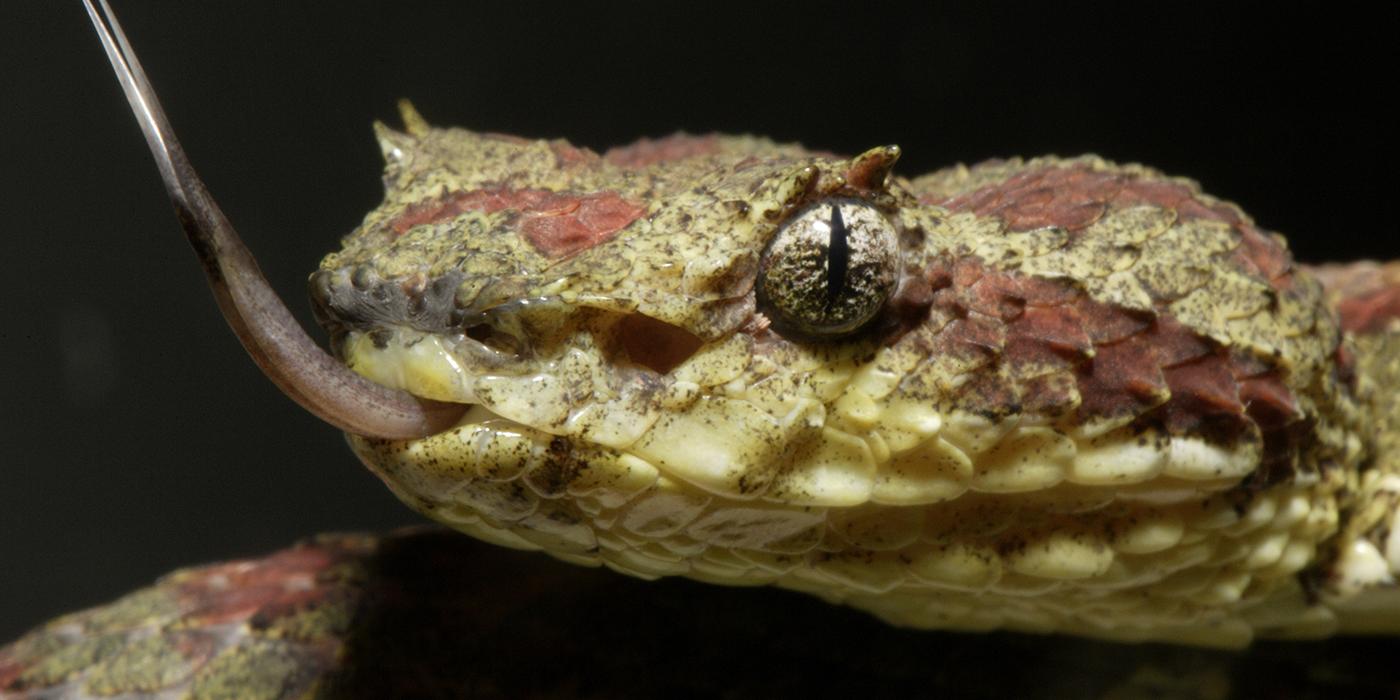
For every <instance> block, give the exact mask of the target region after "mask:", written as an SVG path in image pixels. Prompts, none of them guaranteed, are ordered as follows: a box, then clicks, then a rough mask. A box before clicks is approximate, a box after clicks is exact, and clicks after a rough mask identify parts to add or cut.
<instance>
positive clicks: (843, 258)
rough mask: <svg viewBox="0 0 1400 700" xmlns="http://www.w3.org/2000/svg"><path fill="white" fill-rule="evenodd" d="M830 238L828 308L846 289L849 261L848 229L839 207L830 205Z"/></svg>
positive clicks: (827, 270) (828, 244)
mask: <svg viewBox="0 0 1400 700" xmlns="http://www.w3.org/2000/svg"><path fill="white" fill-rule="evenodd" d="M830 224H831V240H830V241H828V242H827V246H826V306H827V309H830V308H831V306H832V305H833V304H834V303H835V302H836V299H837V298H839V297H840V296H841V294H842V293H843V292H845V291H846V268H847V267H848V266H849V265H850V262H851V246H850V242H849V241H848V240H847V237H848V236H849V235H850V231H849V230H847V228H846V220H845V219H843V218H841V207H840V206H838V205H837V204H835V203H833V204H832V205H831V221H830Z"/></svg>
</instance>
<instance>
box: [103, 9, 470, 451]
mask: <svg viewBox="0 0 1400 700" xmlns="http://www.w3.org/2000/svg"><path fill="white" fill-rule="evenodd" d="M97 3H98V5H97V6H95V5H94V4H93V0H84V4H85V5H86V7H87V11H88V16H89V17H90V18H91V19H92V23H93V27H94V28H96V30H97V34H98V36H99V38H100V39H101V40H102V46H103V48H104V49H105V50H106V52H107V58H108V59H109V60H110V61H111V62H112V68H113V70H114V71H116V74H117V80H118V81H120V83H121V86H122V91H123V92H125V93H126V98H127V101H128V102H129V103H130V104H131V109H132V111H133V112H134V113H135V115H136V121H137V122H138V123H139V124H140V125H141V131H142V132H143V133H144V134H145V137H146V143H147V144H148V145H149V146H150V148H151V154H152V155H153V156H154V157H155V161H156V167H157V168H158V169H159V170H160V175H161V180H162V181H163V182H164V183H165V188H166V191H167V192H168V193H169V195H170V199H171V201H172V203H173V204H174V205H175V214H176V216H177V217H179V219H180V224H181V226H183V227H184V229H185V234H186V235H187V237H188V238H189V241H190V245H192V246H194V249H195V253H196V254H197V255H198V256H199V260H200V262H201V263H202V264H203V266H204V271H205V274H206V275H207V276H208V278H209V286H210V288H211V289H212V290H213V292H214V298H215V300H216V301H217V302H218V304H219V309H220V310H221V311H222V312H223V315H224V318H225V319H226V320H227V321H228V323H229V325H230V326H231V327H232V328H233V331H234V333H236V334H237V335H238V339H239V340H240V341H241V342H242V343H243V347H244V348H245V349H246V350H247V351H248V354H249V355H251V356H252V357H253V360H254V361H255V362H256V363H257V364H258V366H259V367H260V368H262V370H263V373H264V374H266V375H267V377H268V378H269V379H271V380H272V381H273V383H275V384H276V385H277V386H278V388H280V389H281V390H282V391H283V393H285V394H287V396H289V397H291V398H292V399H293V400H295V401H296V402H297V403H299V404H301V405H302V407H304V408H306V409H307V410H309V411H311V412H312V413H314V414H315V415H317V416H318V417H320V418H321V419H322V420H324V421H326V422H327V423H330V424H331V425H334V426H336V427H338V428H340V429H342V430H345V431H347V432H351V433H355V434H358V435H365V436H369V437H381V438H395V439H408V438H418V437H424V436H427V435H432V434H435V433H438V432H441V431H442V430H445V429H447V428H449V427H451V426H452V425H454V424H455V423H456V422H457V421H458V419H460V418H461V416H462V414H463V412H464V411H465V410H466V407H465V406H462V405H460V404H453V403H445V402H439V401H429V400H424V399H419V398H417V397H414V396H413V395H411V394H409V393H407V392H404V391H399V390H394V389H389V388H387V387H384V386H380V385H378V384H375V383H373V382H371V381H369V380H367V379H365V378H363V377H361V376H359V375H357V374H355V373H354V372H352V371H350V370H349V369H347V368H346V367H345V366H344V365H342V364H341V363H339V362H337V361H336V360H335V359H334V358H332V357H331V356H330V355H328V354H327V353H326V352H325V351H324V350H322V349H321V348H320V347H318V346H317V345H316V343H315V342H314V341H312V340H311V338H310V337H309V336H308V335H307V334H306V332H305V331H304V330H303V329H302V328H301V326H299V325H298V324H297V322H296V320H295V319H294V318H292V315H291V313H290V312H289V311H288V310H287V307H286V305H285V304H283V303H282V300H281V299H279V298H278V297H277V294H276V293H275V292H274V291H273V290H272V288H271V286H270V285H269V284H268V282H267V280H266V279H265V278H264V277H263V275H262V272H261V271H260V270H259V269H258V265H257V261H256V260H254V259H253V256H252V253H250V252H249V251H248V249H247V247H245V246H244V245H243V242H242V240H240V239H239V237H238V234H237V232H236V231H235V230H234V228H233V225H232V224H230V223H229V221H228V219H227V218H226V217H225V216H224V213H223V212H222V211H221V210H220V209H219V206H218V204H216V203H215V202H214V198H213V196H212V195H210V194H209V190H208V189H207V188H206V187H205V185H204V182H203V181H201V180H200V178H199V175H198V174H196V173H195V170H194V168H193V167H192V166H191V165H190V163H189V159H188V158H187V157H186V156H185V152H184V149H183V148H181V147H180V143H179V141H177V140H176V138H175V132H174V131H173V130H172V129H171V127H170V123H169V121H168V120H167V118H166V116H165V111H164V110H163V109H162V108H161V105H160V102H159V100H157V99H156V95H155V91H154V89H153V88H152V87H151V84H150V81H149V80H148V79H147V77H146V73H145V71H144V70H142V68H141V63H140V62H139V61H138V60H137V58H136V54H135V52H134V51H133V50H132V48H131V45H130V44H129V43H128V42H127V39H126V34H125V33H124V32H123V31H122V28H121V24H120V23H118V22H117V19H116V16H115V15H114V14H113V13H112V8H111V7H110V6H108V4H107V2H106V0H97ZM99 6H100V8H101V9H100V10H99V9H98V7H99Z"/></svg>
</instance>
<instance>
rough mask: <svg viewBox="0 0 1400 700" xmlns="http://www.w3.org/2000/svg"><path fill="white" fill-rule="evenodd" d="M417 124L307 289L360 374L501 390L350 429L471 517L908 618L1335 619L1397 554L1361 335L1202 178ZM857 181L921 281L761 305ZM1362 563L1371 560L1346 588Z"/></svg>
mask: <svg viewBox="0 0 1400 700" xmlns="http://www.w3.org/2000/svg"><path fill="white" fill-rule="evenodd" d="M405 122H406V123H407V125H408V131H407V133H398V132H393V131H390V130H388V129H385V128H382V127H381V128H380V129H379V135H380V141H381V144H382V146H383V150H384V152H385V154H386V156H387V159H388V161H389V165H388V168H387V173H386V183H387V187H388V193H387V197H386V199H385V202H384V204H383V205H381V206H380V207H379V208H378V209H376V210H375V211H374V212H372V213H370V215H369V216H368V217H367V218H366V220H365V222H364V224H363V225H362V226H361V227H360V228H359V229H357V230H356V231H355V232H354V233H352V234H351V235H350V236H348V237H347V238H346V239H345V242H344V249H343V250H342V251H340V252H338V253H335V254H333V255H331V256H329V257H328V258H327V259H326V260H325V261H324V263H323V264H322V269H321V271H320V272H318V273H317V274H316V275H314V276H313V280H312V288H313V294H314V296H315V298H316V301H317V303H318V305H319V307H320V309H321V311H322V315H323V318H324V319H325V321H326V325H327V327H328V328H329V329H330V330H331V331H332V334H333V336H334V338H335V344H336V347H337V348H338V349H339V350H340V351H341V353H342V354H343V356H344V358H345V360H346V361H347V363H348V364H349V365H350V366H351V367H353V368H355V369H356V370H357V371H360V372H362V373H364V374H365V375H367V376H369V377H371V378H373V379H375V380H377V381H380V382H382V383H385V384H388V385H391V386H395V387H401V388H404V389H407V390H409V391H410V392H412V393H415V394H418V395H420V396H427V397H431V398H435V399H441V400H447V401H457V402H463V403H470V404H475V405H476V406H477V408H475V409H473V411H472V412H470V413H469V414H468V415H467V417H466V418H465V419H464V421H463V423H462V424H461V425H459V426H458V427H457V428H455V429H453V430H450V431H447V432H445V433H442V434H439V435H435V436H432V437H429V438H426V439H422V440H415V441H407V442H392V441H382V440H372V439H364V438H359V437H352V438H351V444H352V445H353V446H354V448H355V450H356V451H357V452H358V453H359V454H360V456H361V457H362V458H363V459H364V460H365V462H366V463H367V464H368V465H369V466H370V467H371V469H373V470H374V471H375V472H376V473H377V474H379V475H380V476H381V477H382V478H383V479H384V481H385V482H386V483H387V484H388V485H389V486H390V488H391V489H393V490H394V491H395V493H397V494H398V495H399V496H400V497H401V498H402V499H403V500H404V501H405V502H407V503H408V504H410V505H411V506H413V507H414V508H416V509H418V510H420V511H421V512H423V513H424V514H426V515H428V516H429V517H432V518H434V519H436V520H438V521H440V522H443V523H446V524H448V525H451V526H453V527H456V528H458V529H461V530H463V531H466V532H468V533H470V534H473V535H475V536H477V537H480V538H483V539H486V540H488V541H492V542H496V543H500V544H504V545H507V546H513V547H519V548H525V549H543V550H546V551H548V552H550V553H551V554H553V555H555V556H557V557H560V558H562V559H565V560H568V561H573V562H576V563H580V564H585V565H595V566H596V565H605V566H608V567H611V568H613V569H616V570H619V571H623V572H626V573H629V574H633V575H637V576H642V577H646V578H655V577H659V576H668V575H684V576H690V577H692V578H698V579H701V580H706V581H713V582H718V583H727V584H744V585H747V584H756V583H762V584H775V585H779V586H783V587H787V588H793V589H797V590H802V591H807V592H810V593H813V594H816V595H819V596H821V597H823V598H825V599H827V600H830V601H832V602H841V603H846V604H850V605H854V606H857V607H860V608H863V609H866V610H870V611H871V612H874V613H875V614H877V615H879V616H881V617H883V618H885V619H887V620H889V621H891V622H894V623H896V624H901V625H912V626H918V627H940V628H956V629H996V628H1009V629H1016V630H1032V631H1066V632H1073V633H1077V634H1085V635H1093V636H1103V637H1109V638H1114V639H1163V640H1172V641H1178V642H1185V643H1201V644H1224V645H1240V644H1244V643H1247V642H1248V641H1249V640H1250V639H1251V638H1253V636H1254V635H1256V634H1267V635H1319V634H1326V633H1330V632H1332V631H1334V630H1335V629H1336V628H1337V625H1338V618H1337V610H1336V607H1337V606H1336V605H1333V604H1332V600H1331V598H1329V596H1332V595H1333V594H1336V595H1338V596H1343V597H1345V595H1350V594H1351V593H1352V592H1354V591H1356V590H1360V589H1363V588H1370V587H1372V586H1373V585H1375V584H1378V583H1383V582H1387V581H1389V580H1390V577H1392V576H1393V571H1394V570H1395V569H1396V568H1397V557H1400V553H1396V552H1393V551H1392V550H1393V549H1394V546H1393V545H1392V544H1391V543H1390V542H1389V541H1384V542H1378V543H1375V546H1374V547H1372V550H1373V551H1364V552H1360V553H1359V554H1357V552H1354V551H1353V548H1352V544H1351V543H1350V542H1349V541H1345V540H1344V539H1339V538H1338V537H1337V535H1338V533H1339V532H1344V530H1345V526H1346V523H1345V522H1343V514H1344V513H1349V512H1352V511H1354V510H1356V509H1357V508H1358V507H1359V506H1360V505H1361V504H1360V503H1359V502H1358V501H1357V500H1356V499H1357V494H1358V493H1361V494H1366V493H1370V491H1368V490H1367V489H1368V488H1369V489H1374V488H1380V487H1379V486H1375V485H1372V486H1369V487H1368V486H1366V484H1368V483H1371V481H1375V479H1377V478H1380V475H1383V474H1388V473H1390V471H1391V470H1392V469H1393V466H1392V465H1391V464H1390V463H1388V462H1387V463H1379V464H1378V463H1377V462H1375V461H1374V460H1373V459H1372V456H1373V454H1374V450H1375V448H1374V445H1373V443H1374V439H1375V438H1374V436H1375V434H1376V425H1375V421H1374V418H1373V415H1372V412H1371V408H1370V406H1369V403H1368V402H1369V401H1370V399H1369V398H1368V397H1369V396H1370V395H1371V394H1372V392H1373V391H1374V389H1373V387H1372V386H1371V384H1370V379H1369V377H1368V376H1367V375H1365V374H1364V373H1363V374H1358V373H1357V363H1356V361H1355V359H1354V358H1355V357H1356V356H1357V353H1358V349H1357V348H1356V347H1355V346H1354V342H1353V341H1352V340H1351V339H1349V338H1348V337H1347V336H1345V335H1344V334H1343V333H1342V331H1341V330H1340V328H1339V327H1338V325H1337V320H1336V318H1335V317H1334V315H1333V314H1332V313H1331V311H1330V310H1329V308H1328V306H1327V305H1326V304H1325V302H1324V299H1323V292H1322V288H1321V286H1320V285H1319V284H1318V282H1317V281H1316V280H1315V279H1314V278H1312V277H1311V276H1310V275H1308V274H1307V273H1306V272H1304V271H1301V270H1298V269H1297V268H1295V266H1294V264H1293V262H1292V260H1291V258H1290V256H1289V255H1288V252H1287V249H1286V247H1285V245H1284V243H1283V242H1282V240H1281V239H1279V238H1278V237H1276V236H1273V235H1270V234H1266V233H1264V232H1261V231H1259V230H1258V229H1256V228H1255V227H1254V226H1253V224H1252V223H1251V222H1250V220H1249V219H1248V217H1246V216H1245V215H1244V214H1243V213H1242V212H1240V211H1239V210H1238V209H1237V208H1236V207H1234V206H1233V205H1230V204H1228V203H1225V202H1221V201H1219V200H1216V199H1214V198H1211V197H1209V196H1207V195H1204V194H1202V193H1200V192H1199V190H1198V188H1197V187H1196V186H1195V185H1194V183H1191V182H1189V181H1186V180H1181V179H1174V178H1169V177H1166V176H1164V175H1162V174H1161V173H1158V172H1156V171H1154V170H1151V169H1148V168H1144V167H1141V166H1134V165H1127V166H1122V165H1115V164H1112V163H1108V162H1105V161H1103V160H1101V159H1098V158H1094V157H1083V158H1077V159H1070V160H1063V159H1055V158H1044V159H1036V160H1031V161H1020V160H1013V161H1005V162H996V163H988V164H984V165H981V166H978V167H975V168H972V169H967V168H961V167H959V168H954V169H950V170H946V171H941V172H938V173H934V174H931V175H927V176H924V177H921V178H917V179H914V180H904V179H902V178H898V177H892V176H890V175H889V170H890V167H891V166H892V165H893V162H894V159H895V158H897V155H898V152H897V150H894V149H889V148H877V149H873V150H872V151H870V152H867V153H866V154H863V155H861V156H858V157H857V158H854V159H845V158H840V157H835V156H830V155H826V154H819V153H812V152H808V151H805V150H803V149H800V148H797V147H793V146H780V145H775V144H772V143H770V142H767V141H764V140H761V139H754V138H730V137H700V138H696V137H686V136H677V137H673V138H670V139H666V140H663V141H659V142H646V143H641V144H637V145H634V146H630V147H627V148H624V149H618V150H614V151H611V152H609V153H607V154H604V155H602V156H598V155H595V154H593V153H591V152H588V151H584V150H580V149H577V148H574V147H572V146H570V145H568V144H566V143H564V142H558V141H556V142H527V141H522V140H519V139H512V138H507V137H499V136H491V135H478V134H472V133H469V132H465V131H461V130H438V129H432V128H429V127H428V126H427V125H426V124H425V123H424V122H423V121H422V120H421V118H419V117H418V116H417V115H416V114H414V113H413V112H412V111H411V109H410V110H406V114H405ZM843 199H855V200H860V201H863V202H865V203H867V204H868V205H870V206H872V207H875V208H876V209H878V210H879V211H880V212H882V213H883V215H884V216H886V217H887V218H888V219H889V221H890V222H891V224H892V225H893V226H894V228H895V230H896V232H897V234H898V237H899V240H900V247H901V250H900V257H901V259H900V263H899V264H900V270H899V275H900V283H899V290H898V292H896V293H895V294H894V296H893V298H891V299H890V300H889V302H888V303H887V304H886V308H885V310H884V312H883V313H882V315H881V317H880V318H878V319H877V320H876V321H875V322H874V323H873V324H871V325H870V326H869V327H868V328H867V329H866V330H865V331H864V332H863V333H860V334H858V335H855V336H850V337H841V338H836V339H820V338H804V337H799V336H791V335H785V334H783V333H782V332H780V331H778V330H776V329H775V328H773V327H770V326H769V324H768V319H767V317H766V314H767V313H768V310H767V309H765V308H763V307H762V306H761V305H760V304H758V303H757V302H756V300H755V294H754V287H755V277H756V275H757V274H759V270H760V269H761V267H762V266H761V265H760V263H759V261H760V259H761V258H762V256H763V255H764V250H765V245H766V244H767V242H768V241H769V240H770V239H771V238H772V237H773V235H774V233H775V231H777V230H778V229H779V227H781V226H782V225H783V223H784V221H785V220H786V219H787V218H788V217H790V216H791V215H792V214H793V213H794V212H796V211H799V210H801V209H802V208H804V207H806V206H808V205H810V204H812V203H814V202H822V201H827V200H831V201H838V200H843ZM1363 352H1365V349H1364V348H1363ZM1365 366H1366V365H1365V363H1364V362H1363V369H1364V367H1365ZM1368 479H1369V480H1371V481H1367V480H1368ZM1376 483H1377V484H1379V483H1386V484H1388V483H1389V481H1386V480H1384V479H1382V480H1381V482H1376ZM1363 549H1364V547H1363ZM1352 554H1357V555H1358V556H1361V557H1362V558H1363V559H1366V560H1367V561H1368V562H1369V565H1370V566H1371V569H1372V571H1371V573H1370V574H1369V575H1368V576H1367V577H1365V578H1366V580H1365V581H1364V582H1362V583H1359V584H1357V585H1356V586H1350V587H1346V586H1339V585H1334V582H1335V580H1338V579H1344V578H1349V577H1352V576H1353V574H1354V570H1353V568H1350V567H1351V564H1353V563H1354V562H1353V561H1352V559H1351V558H1350V557H1351V555H1352ZM1335 562H1342V563H1343V564H1346V565H1347V567H1348V568H1346V572H1347V573H1338V570H1336V569H1334V568H1329V567H1330V566H1331V565H1332V564H1333V563H1335ZM1377 566H1378V567H1379V569H1378V570H1377V569H1376V567H1377ZM1343 589H1345V590H1343ZM1320 596H1321V597H1320ZM1323 599H1326V602H1325V603H1324V602H1323ZM1387 624H1388V623H1387Z"/></svg>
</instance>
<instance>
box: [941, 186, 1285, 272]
mask: <svg viewBox="0 0 1400 700" xmlns="http://www.w3.org/2000/svg"><path fill="white" fill-rule="evenodd" d="M927 201H929V203H932V204H938V205H940V206H943V207H946V208H947V209H949V210H950V211H953V212H962V211H969V212H972V213H974V214H977V215H978V216H984V217H992V218H997V219H1001V221H1002V222H1003V223H1004V224H1005V225H1006V229H1007V230H1008V231H1030V230H1034V229H1038V228H1045V227H1057V228H1062V229H1064V230H1066V231H1069V232H1070V233H1075V232H1077V231H1080V230H1082V229H1083V228H1085V227H1087V226H1089V225H1090V224H1092V223H1094V222H1095V221H1098V220H1099V218H1100V217H1102V216H1103V214H1104V213H1105V212H1108V211H1112V210H1115V209H1123V208H1127V207H1134V206H1140V205H1144V204H1150V205H1153V206H1157V207H1161V208H1164V209H1171V210H1173V211H1175V212H1176V217H1177V219H1178V220H1179V221H1190V220H1194V219H1205V220H1208V221H1220V222H1223V223H1226V224H1229V225H1230V226H1232V227H1233V228H1234V229H1235V230H1236V231H1237V232H1238V233H1239V234H1240V242H1241V245H1240V247H1239V248H1238V249H1236V250H1235V252H1234V253H1233V254H1232V256H1231V259H1232V260H1233V261H1234V262H1235V264H1236V266H1237V267H1239V268H1240V270H1241V271H1242V272H1244V273H1246V274H1249V275H1253V276H1255V277H1258V278H1260V279H1261V280H1263V281H1266V282H1268V283H1269V284H1270V286H1272V287H1273V288H1274V289H1275V290H1280V291H1281V290H1285V289H1288V288H1290V287H1291V285H1292V270H1293V261H1292V258H1291V257H1290V256H1289V254H1288V249H1287V248H1286V247H1285V246H1284V245H1283V243H1281V242H1280V241H1279V240H1277V239H1276V238H1275V237H1273V236H1269V235H1266V234H1264V233H1261V232H1260V231H1259V230H1258V229H1256V228H1255V227H1254V225H1253V224H1251V223H1250V222H1249V221H1247V220H1246V219H1245V218H1244V216H1243V215H1242V214H1241V213H1240V211H1239V210H1238V209H1237V208H1235V207H1234V206H1233V205H1231V204H1228V203H1225V202H1212V201H1207V200H1206V199H1204V198H1203V197H1202V196H1201V195H1200V194H1199V193H1198V192H1197V191H1196V190H1195V188H1194V187H1192V186H1190V185H1188V184H1186V183H1184V182H1179V181H1174V180H1163V179H1146V178H1143V177H1142V176H1141V175H1140V174H1136V173H1128V172H1107V171H1097V170H1094V169H1093V168H1092V167H1090V166H1088V165H1083V164H1077V165H1070V166H1065V167H1061V166H1054V165H1050V166H1046V167H1043V168H1038V169H1035V170H1028V171H1024V172H1021V173H1018V174H1016V175H1013V176H1012V177H1009V178H1007V179H1006V180H1004V181H1002V182H999V183H994V184H991V185H987V186H985V187H981V188H979V189H977V190H974V191H972V192H966V193H963V194H960V195H957V196H954V197H949V198H945V199H942V200H938V199H937V198H932V199H929V200H927Z"/></svg>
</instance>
